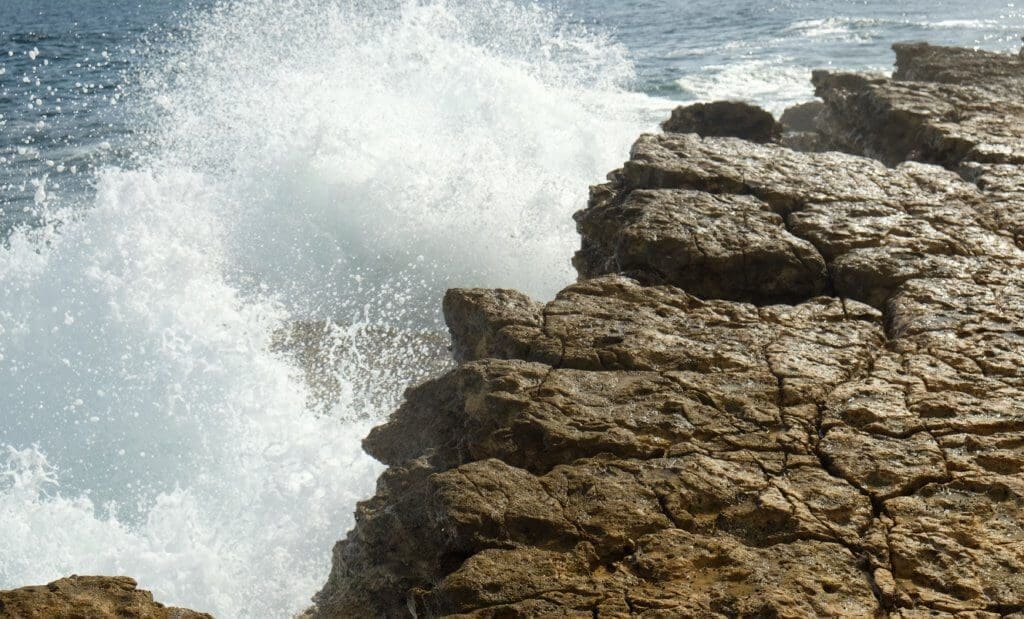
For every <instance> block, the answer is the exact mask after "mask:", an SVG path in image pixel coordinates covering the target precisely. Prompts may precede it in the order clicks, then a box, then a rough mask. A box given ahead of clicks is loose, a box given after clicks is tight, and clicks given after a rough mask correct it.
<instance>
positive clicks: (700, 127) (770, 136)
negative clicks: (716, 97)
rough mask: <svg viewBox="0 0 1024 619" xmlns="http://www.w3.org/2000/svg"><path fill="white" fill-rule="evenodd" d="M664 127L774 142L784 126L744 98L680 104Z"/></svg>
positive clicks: (678, 130)
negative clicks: (742, 99) (741, 99)
mask: <svg viewBox="0 0 1024 619" xmlns="http://www.w3.org/2000/svg"><path fill="white" fill-rule="evenodd" d="M661 128H662V129H664V130H665V131H666V132H669V133H696V134H697V135H699V136H701V137H731V138H742V139H744V140H750V141H751V142H760V143H765V142H774V141H776V140H778V139H779V137H781V136H782V126H781V125H780V124H779V123H778V122H776V121H775V117H773V116H772V115H771V113H769V112H767V111H765V110H763V109H761V108H759V107H757V106H756V105H750V104H749V103H744V102H742V101H715V102H713V103H695V104H693V105H688V106H680V107H678V108H676V109H675V110H674V111H673V112H672V117H671V118H669V119H668V120H666V121H665V122H664V123H663V124H662V126H661Z"/></svg>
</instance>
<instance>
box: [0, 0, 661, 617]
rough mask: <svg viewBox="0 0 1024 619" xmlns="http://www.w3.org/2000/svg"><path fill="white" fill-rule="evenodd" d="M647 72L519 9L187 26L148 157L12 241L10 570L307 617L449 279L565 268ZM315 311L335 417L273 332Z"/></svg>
mask: <svg viewBox="0 0 1024 619" xmlns="http://www.w3.org/2000/svg"><path fill="white" fill-rule="evenodd" d="M629 76H630V67H629V63H628V62H627V61H626V60H625V58H624V54H623V52H622V50H621V49H619V48H617V47H615V46H613V45H610V44H609V42H608V41H607V39H605V38H603V37H601V36H597V35H594V34H591V33H588V32H586V31H584V30H581V29H578V28H571V27H566V26H563V25H560V24H559V19H558V18H557V16H555V15H553V14H551V13H549V12H546V11H544V10H541V9H539V8H537V7H535V6H532V5H527V6H522V5H517V4H514V3H512V2H507V1H499V0H485V1H484V2H468V1H467V2H444V1H436V2H395V3H391V4H388V5H387V6H381V5H380V3H376V2H374V3H370V2H362V3H361V2H329V1H327V0H292V1H289V2H278V1H276V0H275V1H271V0H256V1H252V2H246V3H242V2H231V3H224V4H219V5H217V6H216V7H214V8H213V9H211V10H209V11H206V12H203V13H201V14H196V15H193V16H191V17H189V18H188V19H187V20H186V21H185V24H184V26H183V29H182V31H181V32H180V33H178V34H175V35H174V37H173V40H172V41H171V42H170V44H169V45H168V47H167V49H166V52H165V53H164V55H162V56H161V57H159V58H157V59H155V61H154V63H153V65H152V67H151V69H150V70H148V71H147V72H145V73H144V74H143V75H141V76H139V77H140V78H141V81H140V83H141V86H140V87H139V88H140V89H141V90H140V91H139V93H137V94H136V95H135V96H137V97H141V99H142V100H144V101H145V105H144V106H143V107H142V109H141V111H140V112H139V114H138V121H137V124H136V134H137V138H136V139H137V140H138V149H139V150H140V155H139V157H138V159H137V160H136V161H134V162H133V164H132V167H131V169H116V168H106V169H103V170H102V171H100V172H99V173H98V174H97V175H96V177H95V183H94V184H95V196H96V197H95V200H93V201H92V203H91V204H90V205H89V206H88V208H86V209H84V210H83V209H80V208H76V207H75V202H76V201H75V200H74V199H73V198H74V197H73V196H72V197H68V196H64V195H62V194H61V193H60V192H58V193H53V194H51V193H47V195H46V196H45V198H46V199H45V200H43V201H42V203H41V204H40V208H41V209H42V211H43V216H42V217H41V221H42V224H41V225H38V226H35V227H33V228H31V229H27V228H23V229H20V230H18V231H16V232H15V233H13V234H12V235H11V237H10V238H9V240H8V243H7V246H6V247H4V248H3V249H0V417H2V419H0V445H9V446H10V447H9V448H8V451H7V452H6V453H7V454H8V457H7V460H8V463H7V464H6V468H2V469H0V471H6V472H5V473H4V478H3V479H4V480H5V481H3V482H0V516H2V518H0V521H2V522H4V525H5V526H4V527H2V528H0V586H15V585H24V584H27V583H38V582H45V581H47V580H49V579H52V578H56V577H59V576H61V575H66V574H68V573H72V572H77V573H90V572H91V573H105V574H117V573H125V574H129V575H132V576H133V577H135V578H137V579H138V580H139V581H140V583H141V584H142V586H144V587H147V588H150V589H152V590H153V591H154V593H155V594H156V596H157V598H158V599H160V600H161V601H164V602H167V603H172V604H179V605H185V606H189V607H193V608H196V609H198V610H204V611H209V612H213V613H215V614H216V615H217V616H223V617H233V616H261V617H263V616H266V617H272V616H286V615H288V614H289V613H293V612H296V611H299V610H301V609H302V608H303V607H304V606H305V605H306V604H307V603H308V599H309V597H310V596H311V595H312V594H313V593H314V592H315V591H316V589H317V588H318V587H319V586H320V584H322V582H323V580H324V578H325V576H326V571H327V569H328V564H329V556H330V552H329V550H330V547H331V545H332V544H333V542H334V541H335V540H337V539H338V538H340V537H342V536H343V534H344V532H345V531H346V530H347V528H348V527H349V526H350V525H351V513H352V509H353V507H354V504H355V501H356V500H358V499H359V498H362V497H365V496H368V495H369V494H370V492H371V491H372V483H373V479H374V478H375V477H376V475H377V474H378V472H379V466H378V465H377V464H376V463H374V462H373V461H372V460H370V459H369V458H368V457H366V456H365V455H364V454H363V453H362V451H361V450H360V448H359V440H360V439H361V437H362V436H364V435H365V434H366V432H367V430H368V428H369V425H371V424H372V423H375V422H376V421H378V420H379V419H380V418H381V417H382V416H383V415H384V414H386V413H387V412H388V411H389V410H390V408H391V407H392V406H394V404H395V402H396V401H397V399H398V398H399V397H400V390H401V388H402V387H403V386H404V384H406V383H407V382H408V381H409V380H410V379H413V378H416V377H417V376H421V375H422V372H423V366H424V363H426V361H425V360H424V356H425V355H426V354H427V353H426V352H425V351H429V350H432V349H433V347H432V345H431V344H423V342H424V339H423V337H426V338H428V339H429V338H431V337H436V329H437V307H438V306H439V300H440V294H441V292H442V291H443V289H444V288H447V287H449V286H453V285H463V286H464V285H489V286H511V287H519V288H522V289H525V290H527V291H529V292H531V293H532V294H534V295H536V296H538V297H546V296H549V295H550V294H551V293H552V292H553V291H554V290H556V289H557V288H558V287H560V286H561V285H563V284H565V283H567V282H568V281H569V280H570V279H571V272H570V268H569V266H568V258H569V255H570V254H571V251H572V249H573V246H574V245H575V243H576V241H575V235H574V233H573V230H572V228H571V219H570V214H571V212H572V211H573V210H574V209H576V208H578V207H580V206H581V205H582V198H583V195H584V193H585V190H584V188H585V186H586V185H587V184H588V183H591V182H594V181H597V180H599V179H600V177H601V175H602V174H603V172H604V171H605V170H607V169H610V168H611V167H613V166H614V165H616V164H617V163H618V162H620V161H621V160H622V159H623V158H624V157H625V154H626V150H627V148H628V145H629V143H630V141H631V140H632V139H633V137H635V135H636V133H637V132H638V131H639V130H641V129H642V128H646V122H645V121H644V120H643V118H642V112H641V111H640V108H641V107H644V106H646V105H648V104H647V102H646V101H644V99H643V98H642V97H641V96H639V95H630V94H626V93H624V92H623V91H621V90H620V89H619V85H620V84H621V83H622V81H623V80H626V79H628V78H629ZM300 319H301V320H304V321H310V320H313V321H317V320H319V321H333V322H336V323H338V324H340V325H341V326H340V327H336V328H325V329H326V334H325V336H324V339H327V340H329V343H331V344H330V346H329V350H331V351H333V354H334V358H335V359H336V363H334V364H332V367H333V368H334V370H335V372H336V374H335V375H334V376H333V377H331V378H332V380H333V382H330V381H329V382H330V384H331V385H332V387H331V389H329V390H328V392H329V393H330V394H331V397H330V405H329V406H327V407H326V408H324V407H322V406H321V407H310V406H309V403H310V402H311V400H316V397H315V396H317V393H318V392H317V389H316V387H315V386H311V383H310V381H309V380H308V378H309V376H308V372H305V368H303V367H302V365H301V363H298V364H297V363H296V362H295V357H294V355H292V354H289V352H288V351H287V350H284V351H282V347H281V346H280V341H281V340H280V338H281V334H282V333H287V332H288V331H289V329H292V328H294V324H295V321H296V320H300ZM321 324H328V323H325V322H321ZM382 334H383V335H382ZM420 334H425V335H424V336H423V337H421V336H420ZM382 338H383V339H382ZM389 338H390V339H389ZM338 342H341V343H342V344H343V345H344V349H343V350H341V351H340V352H339V349H338ZM285 348H287V347H285ZM320 403H321V404H323V399H322V398H321V401H320Z"/></svg>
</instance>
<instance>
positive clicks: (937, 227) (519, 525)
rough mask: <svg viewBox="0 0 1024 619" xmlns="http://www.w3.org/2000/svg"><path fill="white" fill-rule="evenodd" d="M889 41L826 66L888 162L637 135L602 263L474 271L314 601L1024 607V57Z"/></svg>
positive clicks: (826, 90)
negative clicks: (475, 283) (529, 285)
mask: <svg viewBox="0 0 1024 619" xmlns="http://www.w3.org/2000/svg"><path fill="white" fill-rule="evenodd" d="M897 55H898V63H899V64H898V68H897V71H896V73H895V75H894V77H893V78H891V79H890V78H883V77H874V76H865V75H853V74H827V73H818V74H816V75H815V83H816V84H817V85H818V89H819V94H820V95H821V96H822V97H823V99H824V101H825V106H824V108H823V110H818V109H815V108H812V110H814V112H815V114H816V118H815V119H814V124H815V125H816V126H817V127H818V132H817V134H816V136H815V140H813V142H815V143H816V144H818V145H819V146H820V145H821V144H828V148H833V149H837V148H838V149H841V150H845V151H847V152H848V153H861V154H868V155H871V156H875V157H878V158H879V159H880V160H881V161H879V160H878V159H871V158H865V157H862V156H858V155H857V154H843V153H839V152H797V151H795V150H792V149H789V148H786V147H784V146H780V145H778V144H756V143H753V142H749V141H744V140H740V139H736V138H723V137H707V138H701V137H699V136H697V135H695V134H664V135H645V136H642V137H641V138H640V140H639V141H638V142H637V143H636V145H635V146H634V148H633V152H632V156H631V159H630V161H628V162H627V163H626V164H625V165H624V167H623V168H622V169H621V170H618V171H616V172H613V173H612V174H611V175H610V176H609V179H610V182H609V183H607V184H605V185H600V186H598V187H595V188H593V189H592V192H591V199H590V203H589V206H588V207H587V208H586V209H585V210H583V211H581V212H580V213H578V214H577V215H576V219H577V222H578V226H579V230H580V233H581V236H582V247H581V249H580V251H579V252H578V254H577V255H576V258H575V260H574V263H575V265H576V267H577V269H578V270H579V273H580V282H579V283H577V284H575V285H573V286H570V287H569V288H567V289H565V290H564V291H562V292H561V293H560V294H559V295H558V297H557V298H556V299H555V300H554V301H552V302H550V303H547V304H539V303H536V302H534V301H532V300H530V299H528V298H526V297H525V296H523V295H521V294H519V293H516V292H514V291H507V290H454V291H451V292H450V293H449V294H448V295H447V297H446V299H445V307H444V309H445V315H446V317H447V320H448V323H449V325H450V327H451V331H452V334H453V339H454V351H455V353H456V356H457V357H458V360H459V361H460V362H461V365H460V366H459V367H458V368H457V369H456V370H454V371H452V372H451V373H449V374H447V375H445V376H443V377H441V378H439V379H437V380H434V381H431V382H428V383H426V384H424V385H422V386H420V387H417V388H415V389H412V390H410V391H409V392H408V395H407V400H406V403H405V404H404V405H403V406H402V407H401V408H400V409H399V410H398V411H397V412H396V413H395V414H394V415H393V416H392V418H391V419H390V421H389V422H388V423H387V424H385V425H384V426H381V427H379V428H377V429H376V430H374V431H373V433H372V434H371V435H370V437H369V438H367V440H366V442H365V446H366V449H367V450H368V451H369V452H370V453H371V454H373V455H374V456H375V457H377V458H379V459H380V460H382V461H383V462H385V463H386V464H388V465H389V467H390V468H389V469H388V470H387V472H385V474H384V475H383V476H382V477H381V479H380V481H379V485H378V491H377V495H376V496H375V497H374V498H372V499H370V500H369V501H366V502H365V503H362V504H361V505H360V506H359V509H358V514H357V521H358V524H357V526H356V528H355V529H354V530H353V531H352V532H351V533H350V534H349V536H348V538H347V539H346V540H344V541H342V542H339V544H338V545H337V547H336V549H335V554H334V570H333V573H332V574H331V577H330V580H329V582H328V583H327V585H326V586H325V588H324V589H323V591H322V592H321V593H320V594H319V595H318V597H317V607H316V608H315V609H314V611H313V613H314V614H316V615H317V616H323V617H349V616H371V615H380V616H389V617H404V616H411V615H415V616H441V615H452V616H466V617H527V616H531V617H532V616H580V617H605V616H607V617H619V616H623V617H625V616H644V617H682V616H709V617H711V616H722V617H735V616H750V617H752V616H758V617H761V616H764V617H772V616H780V617H814V616H852V617H867V616H878V615H889V616H899V617H924V616H936V615H943V614H960V615H962V616H970V617H989V616H992V617H995V616H1005V615H1012V614H1018V616H1019V614H1020V613H1022V612H1024V473H1022V468H1024V374H1022V367H1024V269H1022V267H1024V252H1022V250H1021V246H1020V239H1021V234H1019V233H1018V228H1017V227H1016V226H1019V225H1021V224H1020V221H1021V218H1020V217H1019V215H1020V214H1021V213H1022V211H1024V175H1022V174H1021V168H1020V167H1019V166H1020V165H1021V164H1022V163H1024V154H1022V153H1024V146H1022V145H1021V135H1022V133H1021V122H1020V119H1021V118H1022V117H1024V111H1022V107H1021V104H1020V102H1019V101H1020V94H1021V92H1022V90H1024V86H1022V85H1024V73H1022V67H1024V62H1022V61H1021V60H1020V59H1017V58H1015V57H1008V56H999V55H993V54H986V53H981V52H970V51H965V50H954V49H945V48H935V47H929V46H922V45H915V46H898V47H897ZM805 115H806V110H805ZM815 150H819V149H818V148H815ZM906 159H916V160H920V161H923V162H927V163H937V164H941V166H944V167H939V166H936V165H927V164H926V163H916V162H914V163H902V162H903V160H906ZM885 164H889V165H890V166H894V167H887V165H885Z"/></svg>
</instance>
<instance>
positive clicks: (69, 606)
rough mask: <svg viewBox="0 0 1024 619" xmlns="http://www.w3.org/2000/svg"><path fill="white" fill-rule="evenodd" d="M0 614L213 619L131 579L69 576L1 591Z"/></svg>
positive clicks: (32, 618)
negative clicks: (162, 599)
mask: <svg viewBox="0 0 1024 619" xmlns="http://www.w3.org/2000/svg"><path fill="white" fill-rule="evenodd" d="M0 617H4V618H9V619H107V618H110V619H123V618H125V617H133V618H138V619H212V617H211V616H210V615H207V614H206V613H197V612H194V611H191V610H186V609H184V608H172V607H167V606H164V605H163V604H160V603H159V602H154V601H153V594H152V593H150V592H149V591H144V590H142V589H138V588H137V583H136V582H135V581H134V580H132V579H131V578H126V577H108V576H71V577H68V578H61V579H60V580H55V581H54V582H51V583H50V584H48V585H41V586H36V587H24V588H21V589H12V590H10V591H0Z"/></svg>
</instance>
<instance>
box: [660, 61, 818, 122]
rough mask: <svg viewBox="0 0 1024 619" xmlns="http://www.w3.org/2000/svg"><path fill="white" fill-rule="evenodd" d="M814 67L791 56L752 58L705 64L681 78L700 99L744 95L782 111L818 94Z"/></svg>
mask: <svg viewBox="0 0 1024 619" xmlns="http://www.w3.org/2000/svg"><path fill="white" fill-rule="evenodd" d="M810 78H811V70H810V69H808V68H804V67H800V66H797V65H795V64H793V60H792V59H789V58H773V59H763V58H756V59H749V60H742V61H736V62H732V63H729V64H716V65H708V66H705V67H703V69H702V70H701V72H700V73H696V74H692V75H688V76H686V77H684V78H681V79H680V80H679V81H678V83H679V87H680V88H681V89H682V90H683V92H684V93H687V94H688V95H689V96H690V97H691V98H693V99H695V100H698V101H717V100H721V99H730V100H732V99H742V100H744V101H748V102H751V103H756V104H758V105H762V106H764V107H765V109H767V110H769V111H771V112H773V113H774V114H776V115H778V114H780V113H781V112H782V111H783V110H784V109H785V108H786V107H788V106H790V105H793V104H794V103H801V102H804V101H807V100H809V99H811V98H812V97H813V96H814V87H813V86H812V85H811V79H810Z"/></svg>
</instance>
